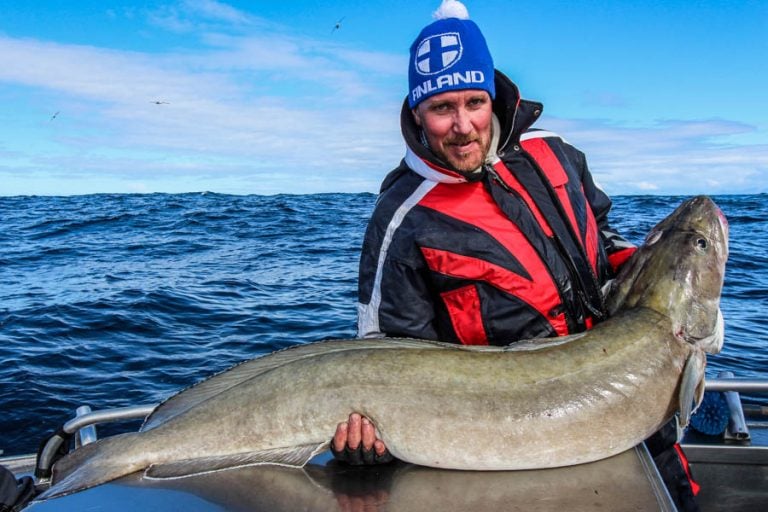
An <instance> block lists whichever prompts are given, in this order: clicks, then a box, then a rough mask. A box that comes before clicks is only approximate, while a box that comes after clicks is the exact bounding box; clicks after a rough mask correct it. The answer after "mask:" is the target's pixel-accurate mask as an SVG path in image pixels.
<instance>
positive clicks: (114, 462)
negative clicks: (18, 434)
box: [35, 433, 141, 501]
mask: <svg viewBox="0 0 768 512" xmlns="http://www.w3.org/2000/svg"><path fill="white" fill-rule="evenodd" d="M135 436H136V434H135V433H128V434H121V435H116V436H112V437H108V438H104V439H101V440H99V441H97V442H95V443H92V444H87V445H84V446H81V447H80V448H78V449H76V450H74V451H73V452H70V453H69V454H67V455H66V456H64V457H63V458H62V459H60V460H59V461H57V462H56V463H55V464H54V465H53V474H52V478H51V487H49V488H48V489H47V490H46V491H45V492H44V493H42V494H41V495H39V496H37V497H36V498H35V501H45V500H47V499H50V498H55V497H58V496H65V495H67V494H72V493H75V492H78V491H82V490H85V489H90V488H91V487H95V486H97V485H100V484H103V483H106V482H111V481H112V480H116V479H118V478H120V477H123V476H125V475H128V474H130V473H133V472H134V471H138V470H139V469H141V466H139V465H138V464H135V463H133V462H132V461H130V460H125V458H124V457H122V456H121V455H122V454H123V453H124V450H125V446H126V445H127V444H130V443H131V442H133V439H134V438H135Z"/></svg>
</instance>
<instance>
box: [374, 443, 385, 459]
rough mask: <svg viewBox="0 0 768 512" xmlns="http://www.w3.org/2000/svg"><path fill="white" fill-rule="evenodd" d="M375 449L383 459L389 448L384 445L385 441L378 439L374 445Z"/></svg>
mask: <svg viewBox="0 0 768 512" xmlns="http://www.w3.org/2000/svg"><path fill="white" fill-rule="evenodd" d="M373 449H374V450H376V455H378V456H379V457H381V456H382V455H384V454H385V453H386V452H387V447H386V445H385V444H384V441H382V440H381V439H377V440H376V442H374V443H373Z"/></svg>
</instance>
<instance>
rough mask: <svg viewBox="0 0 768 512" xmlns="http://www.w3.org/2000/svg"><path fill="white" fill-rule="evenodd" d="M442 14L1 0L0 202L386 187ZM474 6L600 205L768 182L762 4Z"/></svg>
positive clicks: (767, 43) (389, 7) (767, 50)
mask: <svg viewBox="0 0 768 512" xmlns="http://www.w3.org/2000/svg"><path fill="white" fill-rule="evenodd" d="M439 3H440V1H439V0H429V1H423V0H407V1H401V0H387V1H378V0H370V1H367V2H336V1H323V2H316V1H311V2H310V1H306V2H305V1H291V2H275V1H274V0H270V1H245V0H231V1H216V0H165V1H162V0H161V1H148V0H147V1H136V0H134V1H130V2H129V1H109V0H78V1H77V2H74V1H71V2H70V1H65V0H61V1H53V0H36V1H32V0H19V1H14V2H11V1H9V0H7V1H3V2H1V3H0V195H28V194H37V195H69V194H83V193H98V192H117V193H124V192H192V191H213V192H221V193H234V194H274V193H314V192H364V191H367V192H375V191H376V190H378V186H379V184H380V182H381V180H382V178H383V177H384V175H385V174H386V173H387V172H388V171H389V170H390V169H392V168H393V167H394V166H395V165H396V164H397V163H398V162H399V160H400V159H401V158H402V156H403V154H404V146H403V143H402V140H401V137H400V131H399V123H398V115H399V110H400V105H401V102H402V100H403V98H404V96H405V94H406V89H407V72H406V70H407V61H408V48H409V46H410V44H411V42H412V40H413V38H414V37H415V36H416V35H417V34H418V32H419V31H420V29H421V28H422V27H423V26H424V25H426V24H427V23H429V22H430V21H431V14H432V12H433V11H434V10H436V9H437V7H438V6H439ZM464 3H465V5H466V6H467V8H468V10H469V13H470V16H471V18H472V19H473V20H475V21H476V22H477V23H478V25H479V26H480V27H481V29H482V30H483V32H484V34H485V36H486V39H487V40H488V43H489V46H490V48H491V52H492V53H493V56H494V59H495V64H496V67H497V68H498V69H500V70H502V71H504V72H505V73H506V74H508V75H509V76H510V77H511V78H512V79H513V80H514V81H515V82H516V83H517V84H518V86H519V87H520V90H521V93H522V95H523V97H526V98H529V99H536V100H539V101H542V102H543V103H544V106H545V108H544V113H545V115H544V117H543V118H542V119H541V120H540V121H539V123H538V124H537V126H539V127H542V128H547V129H550V130H554V131H557V132H558V133H560V134H561V135H563V136H564V137H565V138H566V139H567V140H568V141H570V142H571V143H573V144H575V145H577V146H578V147H580V148H581V149H582V150H584V152H585V153H586V154H587V158H588V161H589V164H590V167H591V169H592V172H593V174H594V176H595V178H596V179H597V181H598V182H599V183H600V184H601V185H602V186H603V188H604V189H605V190H606V191H607V192H608V193H610V194H696V193H707V194H721V193H754V192H766V191H768V187H767V186H766V184H767V183H768V99H767V98H768V93H766V91H768V2H765V1H764V0H755V1H750V0H744V1H738V2H737V1H713V0H701V1H697V2H693V1H690V0H688V1H678V0H656V1H650V0H635V1H598V0H590V1H578V0H574V1H570V2H566V1H555V0H539V1H537V2H516V1H509V0H505V1H493V0H483V1H480V0H466V1H465V2H464ZM339 20H341V23H340V26H339V28H338V29H337V30H334V26H335V25H336V23H337V22H338V21H339ZM154 102H160V103H159V104H157V103H154ZM57 113H58V114H57ZM54 115H55V117H53V116H54Z"/></svg>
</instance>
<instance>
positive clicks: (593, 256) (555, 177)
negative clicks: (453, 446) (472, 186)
mask: <svg viewBox="0 0 768 512" xmlns="http://www.w3.org/2000/svg"><path fill="white" fill-rule="evenodd" d="M521 145H522V146H523V148H524V149H525V150H526V151H527V152H528V153H529V154H530V155H531V156H532V157H533V159H534V160H535V161H536V163H537V164H538V165H539V167H540V168H541V169H542V170H543V171H544V174H545V175H546V177H547V180H548V181H549V183H550V185H552V188H553V189H554V190H555V193H556V194H557V198H558V199H559V201H560V204H562V205H563V208H564V209H565V212H566V215H567V216H568V221H569V222H570V223H571V226H572V227H573V232H574V233H577V235H578V237H579V242H580V243H581V245H582V247H584V248H585V249H586V253H587V257H588V258H589V263H590V265H592V270H593V271H594V272H595V274H596V273H597V221H596V220H595V216H594V214H593V213H592V209H591V208H589V207H588V206H589V205H587V208H586V215H587V219H586V220H587V233H586V237H584V236H583V235H582V233H581V230H580V229H579V224H578V222H577V221H576V213H575V212H574V211H573V203H571V198H570V196H569V195H568V190H567V189H566V187H565V185H566V184H567V183H568V175H567V174H566V172H565V169H563V165H562V164H561V163H560V160H559V159H558V158H557V156H556V155H555V153H554V152H553V151H552V148H550V147H549V144H547V141H545V140H544V139H543V138H533V139H527V140H525V141H522V142H521ZM582 193H583V190H582Z"/></svg>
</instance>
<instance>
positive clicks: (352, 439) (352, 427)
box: [347, 412, 363, 450]
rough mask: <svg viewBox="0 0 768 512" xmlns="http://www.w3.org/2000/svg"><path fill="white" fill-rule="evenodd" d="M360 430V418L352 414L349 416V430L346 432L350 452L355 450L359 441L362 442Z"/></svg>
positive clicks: (361, 422) (361, 426) (361, 424)
mask: <svg viewBox="0 0 768 512" xmlns="http://www.w3.org/2000/svg"><path fill="white" fill-rule="evenodd" d="M362 430H363V420H362V417H361V416H360V415H359V414H357V413H355V412H353V413H352V414H350V415H349V429H348V431H347V446H349V448H350V449H351V450H357V447H358V446H360V441H362V436H363V432H362Z"/></svg>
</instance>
